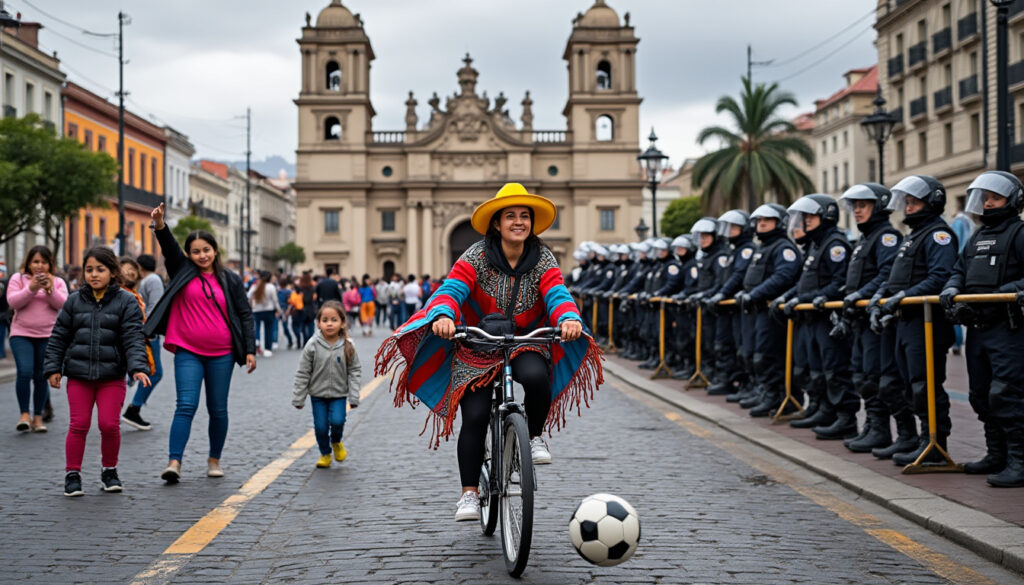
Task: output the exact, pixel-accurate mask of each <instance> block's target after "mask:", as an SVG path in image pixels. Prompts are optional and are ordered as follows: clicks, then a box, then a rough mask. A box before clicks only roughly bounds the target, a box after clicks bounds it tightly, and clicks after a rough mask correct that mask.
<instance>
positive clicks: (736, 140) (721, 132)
mask: <svg viewBox="0 0 1024 585" xmlns="http://www.w3.org/2000/svg"><path fill="white" fill-rule="evenodd" d="M740 102H741V103H737V102H736V100H734V99H733V98H732V97H730V96H722V97H720V98H718V104H717V105H716V106H715V111H716V112H717V113H719V114H720V113H722V112H727V113H728V114H729V115H730V116H731V117H732V120H733V124H734V126H735V127H736V130H735V131H734V130H730V129H728V128H725V127H722V126H710V127H708V128H705V129H703V130H701V132H700V134H699V135H698V136H697V142H698V143H699V144H704V143H705V142H706V141H708V140H710V139H712V138H717V139H719V140H721V142H722V147H721V148H720V149H719V150H717V151H715V152H710V153H708V154H706V155H704V156H702V157H701V158H700V159H699V160H698V161H697V163H696V164H695V165H694V166H693V186H694V188H701V189H703V196H702V197H703V201H704V205H705V206H708V204H709V202H710V201H711V199H712V197H714V196H715V195H716V194H717V195H720V196H721V197H722V198H724V200H725V204H726V205H725V207H726V208H730V207H742V203H741V202H742V193H743V191H746V192H747V205H748V208H749V209H748V210H749V211H753V209H754V208H755V207H757V205H758V204H759V203H761V202H763V201H764V197H763V196H764V193H766V192H768V191H773V192H774V193H775V195H776V196H777V197H778V199H779V201H780V202H781V203H789V202H791V201H793V200H794V199H796V198H797V197H800V196H802V195H804V194H805V193H809V192H811V191H813V190H814V185H813V184H812V183H811V180H810V179H809V178H808V177H807V175H805V174H804V173H803V171H801V170H800V169H799V168H797V167H796V165H795V164H794V163H793V162H792V161H791V159H790V157H791V156H796V157H798V158H800V159H802V160H803V161H804V162H806V163H807V164H814V150H813V149H812V148H811V147H810V146H809V145H808V144H807V143H806V142H804V140H803V139H801V138H800V137H799V136H796V135H794V133H795V132H796V128H795V127H794V126H793V124H792V123H790V122H789V121H788V120H785V119H783V118H780V117H779V116H778V110H779V109H780V108H781V107H782V106H785V105H792V106H795V105H797V102H796V98H794V97H793V95H792V94H790V93H788V92H782V91H779V84H777V83H773V84H771V85H769V86H766V85H765V84H763V83H759V84H757V86H756V87H751V85H750V80H749V79H748V78H745V77H744V78H743V91H742V93H741V94H740ZM741 104H742V105H741Z"/></svg>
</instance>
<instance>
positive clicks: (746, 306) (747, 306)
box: [733, 291, 753, 313]
mask: <svg viewBox="0 0 1024 585" xmlns="http://www.w3.org/2000/svg"><path fill="white" fill-rule="evenodd" d="M733 298H735V299H736V304H738V305H739V306H740V310H741V311H743V312H744V313H749V312H750V310H751V309H752V308H753V307H752V306H751V300H750V293H748V292H746V291H743V292H741V293H738V294H737V295H736V296H735V297H733Z"/></svg>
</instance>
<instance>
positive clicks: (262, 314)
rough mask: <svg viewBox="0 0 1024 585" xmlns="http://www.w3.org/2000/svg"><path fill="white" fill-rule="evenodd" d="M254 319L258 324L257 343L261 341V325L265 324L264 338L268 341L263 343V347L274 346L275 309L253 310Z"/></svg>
mask: <svg viewBox="0 0 1024 585" xmlns="http://www.w3.org/2000/svg"><path fill="white" fill-rule="evenodd" d="M252 319H253V322H254V324H255V325H256V344H257V345H259V342H260V325H263V332H264V336H263V337H264V338H265V339H266V342H265V343H264V344H263V349H270V348H272V347H274V331H273V328H274V312H273V311H253V312H252Z"/></svg>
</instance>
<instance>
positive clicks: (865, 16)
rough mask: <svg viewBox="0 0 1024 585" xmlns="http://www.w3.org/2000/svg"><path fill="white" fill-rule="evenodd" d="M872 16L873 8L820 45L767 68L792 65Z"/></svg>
mask: <svg viewBox="0 0 1024 585" xmlns="http://www.w3.org/2000/svg"><path fill="white" fill-rule="evenodd" d="M874 14H875V9H874V8H872V9H871V11H870V12H868V13H867V14H865V15H864V16H861V17H860V18H858V19H857V20H855V21H853V22H852V23H850V24H849V25H847V26H846V27H845V28H843V30H841V31H839V32H837V33H835V34H834V35H832V36H830V37H828V38H827V39H825V40H823V41H821V42H820V43H818V44H816V45H814V46H812V47H810V48H809V49H806V50H804V51H802V52H800V53H799V54H797V55H794V56H793V57H790V58H788V59H783V60H781V61H779V62H777V63H774V64H772V65H770V66H769V67H784V66H786V65H789V64H790V63H792V62H793V61H798V60H799V59H801V58H803V57H804V56H806V55H808V54H810V53H811V52H812V51H814V50H816V49H819V48H821V47H822V46H824V45H827V44H828V43H829V42H831V41H834V40H835V39H837V38H839V37H840V36H842V35H843V34H844V33H846V32H847V31H849V30H850V29H852V28H853V27H855V26H857V25H858V24H860V23H862V22H864V19H866V18H868V17H869V16H872V15H874Z"/></svg>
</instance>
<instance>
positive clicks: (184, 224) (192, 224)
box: [171, 215, 223, 252]
mask: <svg viewBox="0 0 1024 585" xmlns="http://www.w3.org/2000/svg"><path fill="white" fill-rule="evenodd" d="M196 231H204V232H209V233H211V234H212V233H213V224H212V223H210V220H208V219H203V218H201V217H197V216H195V215H186V216H185V217H183V218H181V219H179V220H178V224H177V225H176V226H174V228H173V229H172V230H171V233H172V234H174V239H176V240H178V243H179V244H181V246H182V247H185V238H187V237H188V235H189V234H191V233H192V232H196ZM221 252H223V250H221Z"/></svg>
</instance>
